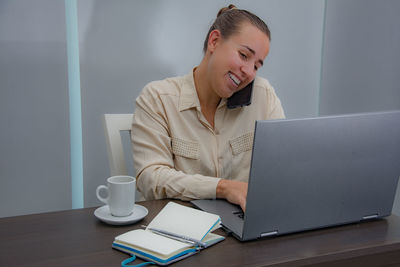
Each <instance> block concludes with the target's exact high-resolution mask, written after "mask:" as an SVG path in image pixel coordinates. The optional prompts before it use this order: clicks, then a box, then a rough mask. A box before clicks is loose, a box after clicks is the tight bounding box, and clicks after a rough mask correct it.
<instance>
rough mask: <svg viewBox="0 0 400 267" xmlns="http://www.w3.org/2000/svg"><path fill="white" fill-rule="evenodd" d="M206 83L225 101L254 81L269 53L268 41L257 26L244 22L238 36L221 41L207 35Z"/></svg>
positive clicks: (213, 34)
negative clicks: (208, 56) (208, 55)
mask: <svg viewBox="0 0 400 267" xmlns="http://www.w3.org/2000/svg"><path fill="white" fill-rule="evenodd" d="M208 50H209V51H210V53H211V55H210V60H209V63H208V69H209V72H208V73H209V82H210V85H211V87H212V88H213V90H214V91H215V93H216V94H217V95H218V96H219V97H221V98H228V97H230V96H231V95H232V94H233V93H235V92H237V91H239V90H240V89H243V88H244V87H245V86H246V85H247V84H249V83H250V82H251V81H252V80H254V78H255V76H256V72H257V70H258V69H259V68H260V67H261V66H262V65H263V61H264V59H265V57H266V56H267V55H268V52H269V38H268V36H267V35H266V34H265V33H263V32H262V31H260V30H259V29H258V28H257V27H255V26H253V25H252V24H250V23H243V24H242V26H241V27H240V28H239V31H238V32H237V33H234V34H232V35H231V36H230V37H228V38H227V39H223V38H222V36H221V34H220V32H219V31H218V30H215V31H213V32H211V33H210V37H209V43H208Z"/></svg>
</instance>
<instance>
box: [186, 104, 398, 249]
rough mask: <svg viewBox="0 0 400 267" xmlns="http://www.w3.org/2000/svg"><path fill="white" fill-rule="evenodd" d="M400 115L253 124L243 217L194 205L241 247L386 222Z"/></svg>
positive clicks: (218, 206) (209, 204)
mask: <svg viewBox="0 0 400 267" xmlns="http://www.w3.org/2000/svg"><path fill="white" fill-rule="evenodd" d="M399 176H400V111H389V112H376V113H364V114H351V115H339V116H327V117H317V118H306V119H291V120H268V121H256V124H255V134H254V141H253V153H252V159H251V167H250V175H249V185H248V193H247V201H246V212H245V213H244V214H243V213H242V212H241V209H240V207H239V206H236V205H233V204H231V203H229V202H227V201H225V200H221V199H217V200H194V201H192V203H193V205H194V206H196V207H198V208H199V209H202V210H205V211H208V212H211V213H215V214H218V215H219V216H220V217H221V220H222V225H223V227H224V228H225V229H226V230H228V231H229V232H232V234H233V235H234V236H235V237H236V238H237V239H239V240H241V241H246V240H253V239H257V238H262V237H267V236H276V235H282V234H288V233H294V232H300V231H306V230H312V229H318V228H324V227H330V226H337V225H342V224H349V223H354V222H361V221H368V220H372V219H377V218H382V217H385V216H389V215H390V214H391V212H392V207H393V202H394V198H395V195H396V189H397V183H398V181H399Z"/></svg>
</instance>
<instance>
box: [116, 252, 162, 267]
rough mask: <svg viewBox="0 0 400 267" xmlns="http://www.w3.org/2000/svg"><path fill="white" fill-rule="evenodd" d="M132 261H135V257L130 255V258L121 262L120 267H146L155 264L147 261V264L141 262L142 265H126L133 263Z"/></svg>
mask: <svg viewBox="0 0 400 267" xmlns="http://www.w3.org/2000/svg"><path fill="white" fill-rule="evenodd" d="M134 260H136V256H135V255H132V257H130V258H128V259H126V260H123V261H122V262H121V266H122V267H130V266H136V267H141V266H146V265H149V264H155V263H154V262H152V261H148V262H143V263H140V264H136V265H127V264H128V263H131V262H133V261H134Z"/></svg>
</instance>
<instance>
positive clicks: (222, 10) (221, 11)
mask: <svg viewBox="0 0 400 267" xmlns="http://www.w3.org/2000/svg"><path fill="white" fill-rule="evenodd" d="M231 9H237V7H236V6H235V5H233V4H230V5H229V6H227V7H223V8H221V9H220V10H219V11H218V14H217V18H218V17H219V16H220V15H221V14H223V13H225V12H226V11H229V10H231Z"/></svg>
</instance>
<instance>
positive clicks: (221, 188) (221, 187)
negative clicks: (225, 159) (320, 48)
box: [215, 179, 226, 198]
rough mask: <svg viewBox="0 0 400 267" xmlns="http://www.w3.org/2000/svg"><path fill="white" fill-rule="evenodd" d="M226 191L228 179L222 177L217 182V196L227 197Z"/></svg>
mask: <svg viewBox="0 0 400 267" xmlns="http://www.w3.org/2000/svg"><path fill="white" fill-rule="evenodd" d="M225 192H226V180H225V179H220V180H219V182H218V184H217V189H216V193H215V195H216V197H217V198H225Z"/></svg>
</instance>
